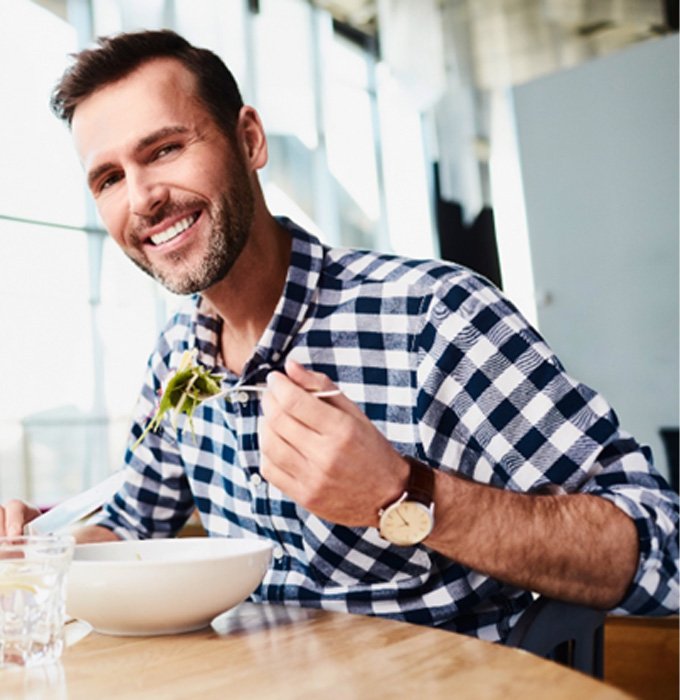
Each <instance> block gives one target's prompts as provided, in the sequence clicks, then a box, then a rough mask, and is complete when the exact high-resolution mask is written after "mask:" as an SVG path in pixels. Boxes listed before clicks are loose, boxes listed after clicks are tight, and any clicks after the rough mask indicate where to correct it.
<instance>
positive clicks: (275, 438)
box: [260, 393, 328, 474]
mask: <svg viewBox="0 0 680 700" xmlns="http://www.w3.org/2000/svg"><path fill="white" fill-rule="evenodd" d="M262 411H263V420H262V421H261V426H260V448H261V449H262V450H263V451H266V452H267V453H268V456H269V457H270V458H271V459H272V460H273V461H274V462H276V463H277V464H280V465H282V466H283V468H285V469H286V470H287V471H289V472H290V473H291V474H296V473H298V472H296V471H295V470H300V469H302V470H304V472H303V473H304V474H307V473H308V472H309V469H308V468H307V466H306V465H307V463H308V462H313V463H315V464H316V463H317V462H319V461H320V460H319V457H320V456H321V457H323V454H324V450H323V448H324V445H327V443H328V438H327V436H324V435H321V434H320V433H318V432H317V431H316V430H315V429H314V428H312V427H309V426H307V425H305V424H304V423H301V422H300V421H298V420H297V419H296V418H294V417H293V416H291V415H290V414H289V413H287V412H286V411H285V410H284V409H283V408H282V407H281V406H280V405H279V403H278V402H277V400H276V398H275V397H274V396H273V395H271V394H270V393H268V394H267V395H265V396H263V397H262ZM280 442H283V443H285V445H286V447H287V448H289V449H291V450H294V452H295V454H290V453H284V452H283V449H284V448H283V446H282V445H279V444H278V443H280ZM275 450H276V452H275Z"/></svg>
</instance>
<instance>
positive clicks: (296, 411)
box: [259, 360, 408, 527]
mask: <svg viewBox="0 0 680 700" xmlns="http://www.w3.org/2000/svg"><path fill="white" fill-rule="evenodd" d="M267 383H268V385H269V391H267V392H265V394H264V395H263V397H262V407H263V413H264V417H263V420H262V421H261V426H260V431H259V438H260V450H261V454H262V463H261V467H260V471H261V473H262V476H263V477H264V478H265V479H267V481H269V482H270V483H271V484H273V485H274V486H276V487H277V488H279V489H280V490H281V491H283V492H284V493H285V494H286V495H288V496H289V497H290V498H291V499H293V500H294V501H295V502H296V503H298V504H299V505H301V506H302V507H304V508H306V509H307V510H309V511H311V512H312V513H314V514H315V515H318V516H319V517H321V518H324V519H325V520H329V521H331V522H334V523H338V524H341V525H348V526H358V527H369V526H372V527H375V526H377V525H378V510H379V509H380V508H381V507H382V506H384V505H385V504H386V503H390V502H391V501H394V500H396V499H397V498H398V497H399V496H400V495H401V494H402V493H403V491H404V487H405V484H406V481H407V479H408V464H407V463H406V461H405V460H404V459H403V458H402V457H401V456H400V455H399V453H397V452H396V451H395V450H394V448H393V447H392V445H390V443H389V442H388V441H387V439H386V438H385V437H384V436H383V435H382V434H381V433H380V432H379V431H378V429H377V428H376V427H375V426H374V425H373V424H372V423H371V421H370V420H369V419H368V418H367V417H366V416H365V415H364V414H363V413H362V412H361V410H360V409H359V408H358V407H357V406H356V405H355V404H354V403H352V401H350V400H349V399H348V398H347V397H346V396H343V395H342V394H341V395H339V396H334V397H332V398H326V399H320V398H317V397H314V396H312V395H311V394H310V393H309V392H310V391H311V390H314V389H316V390H330V389H334V388H336V387H335V386H334V384H333V383H332V382H331V381H330V379H328V377H326V376H325V375H323V374H320V373H318V372H311V371H309V370H306V369H305V368H303V367H302V366H301V365H299V364H298V363H297V362H293V361H291V360H289V361H288V362H286V374H285V375H284V374H282V373H280V372H272V373H271V374H270V375H269V376H268V378H267Z"/></svg>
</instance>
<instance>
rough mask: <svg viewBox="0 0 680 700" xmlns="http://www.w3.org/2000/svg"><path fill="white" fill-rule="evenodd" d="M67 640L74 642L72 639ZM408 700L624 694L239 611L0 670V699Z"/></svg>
mask: <svg viewBox="0 0 680 700" xmlns="http://www.w3.org/2000/svg"><path fill="white" fill-rule="evenodd" d="M72 624H75V625H76V626H78V625H81V626H84V625H83V623H72ZM69 633H70V636H71V637H73V635H74V633H75V634H77V630H76V629H74V628H71V629H70V630H69ZM80 636H82V634H81V635H80ZM411 697H415V698H422V699H423V700H435V699H437V698H446V700H452V698H465V699H466V700H475V699H476V698H499V699H502V700H508V699H509V698H510V699H511V698H521V699H522V700H532V699H533V698H536V699H540V700H545V698H550V699H551V700H559V699H560V698H564V699H565V700H573V698H588V700H600V699H602V700H608V699H610V700H616V699H619V700H620V699H622V698H627V697H629V696H627V695H625V694H624V693H622V692H621V691H619V690H617V689H615V688H613V687H610V686H607V685H605V684H604V683H601V682H599V681H596V680H594V679H592V678H590V677H588V676H585V675H582V674H580V673H577V672H575V671H571V670H570V669H567V668H564V667H562V666H559V665H558V664H555V663H552V662H550V661H545V660H543V659H540V658H538V657H535V656H533V655H531V654H528V653H526V652H523V651H518V650H516V649H508V648H506V647H502V646H498V645H494V644H491V643H488V642H481V641H479V640H476V639H472V638H469V637H466V636H462V635H457V634H453V633H451V632H444V631H439V630H433V629H429V628H426V627H420V626H416V625H409V624H404V623H399V622H393V621H389V620H383V619H378V618H372V617H364V616H359V615H348V614H345V613H330V612H321V611H316V610H307V609H298V608H288V607H278V606H259V605H253V604H248V603H244V604H242V605H241V606H239V607H237V608H235V609H234V610H232V611H230V612H229V613H226V614H224V615H222V616H220V617H219V618H218V619H217V620H216V621H215V622H214V623H213V628H207V629H204V630H201V631H199V632H193V633H188V634H182V635H171V636H160V637H112V636H105V635H100V634H97V633H94V632H92V633H90V634H86V635H85V636H84V637H83V638H82V639H79V640H77V641H75V643H73V642H72V643H71V644H70V646H69V647H68V648H67V649H66V651H65V652H64V655H63V658H62V660H61V662H59V663H57V664H52V665H50V666H44V667H42V668H35V669H7V670H4V671H0V698H3V700H4V698H16V699H17V700H18V699H20V698H26V699H30V698H40V699H41V700H42V699H49V698H68V700H80V699H81V698H82V699H85V698H87V700H93V699H95V700H97V699H102V700H104V699H106V700H108V698H124V699H125V700H135V699H139V700H142V699H143V700H153V699H154V698H159V699H160V698H162V699H163V700H172V699H174V698H177V699H179V698H181V699H182V700H187V699H191V700H193V699H194V698H198V699H200V700H208V699H209V698H226V699H228V700H231V699H233V698H249V699H252V700H267V699H269V698H271V700H281V699H285V698H295V699H296V700H298V699H299V700H304V699H307V698H308V699H310V700H311V699H312V698H313V699H314V700H318V699H319V698H327V699H328V700H344V699H345V698H351V699H356V698H380V699H381V700H382V699H383V698H411Z"/></svg>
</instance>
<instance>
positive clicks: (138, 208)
mask: <svg viewBox="0 0 680 700" xmlns="http://www.w3.org/2000/svg"><path fill="white" fill-rule="evenodd" d="M126 180H127V188H128V199H129V201H130V211H131V212H132V213H133V214H136V215H137V216H144V217H148V216H153V215H154V214H155V213H156V212H158V210H159V209H161V208H162V207H163V205H164V204H165V203H166V202H167V200H168V188H167V187H166V186H165V185H164V184H163V183H160V182H156V181H152V180H150V178H148V177H145V175H144V174H142V173H128V174H127V176H126Z"/></svg>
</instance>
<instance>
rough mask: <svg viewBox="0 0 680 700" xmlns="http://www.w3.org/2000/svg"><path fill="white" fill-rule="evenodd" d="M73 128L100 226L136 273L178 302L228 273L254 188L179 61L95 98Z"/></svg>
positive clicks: (141, 71) (248, 221) (245, 229)
mask: <svg viewBox="0 0 680 700" xmlns="http://www.w3.org/2000/svg"><path fill="white" fill-rule="evenodd" d="M72 128H73V136H74V140H75V144H76V149H77V151H78V154H79V156H80V159H81V162H82V163H83V166H84V168H85V172H86V174H87V179H88V186H89V188H90V190H91V192H92V194H93V196H94V198H95V201H96V203H97V208H98V210H99V213H100V215H101V218H102V221H103V222H104V225H105V226H106V228H107V230H108V231H109V233H110V234H111V236H112V237H113V239H114V240H115V241H116V243H118V245H119V246H120V247H121V248H122V249H123V251H124V252H125V253H126V255H128V257H130V259H131V260H132V261H133V262H134V263H135V264H136V265H138V266H139V267H140V268H141V269H142V270H144V271H145V272H147V273H148V274H150V275H151V276H152V277H155V278H156V279H157V280H159V281H160V282H161V283H162V284H163V285H165V286H166V287H167V288H168V289H169V290H170V291H172V292H175V293H177V294H190V293H193V292H197V291H201V290H204V289H206V288H208V287H210V286H211V285H213V284H215V283H216V282H218V281H219V280H221V279H222V278H223V277H224V276H225V275H226V274H227V272H228V271H229V269H230V268H231V266H232V265H233V264H234V262H235V260H236V259H237V258H238V256H239V254H240V252H241V250H242V249H243V247H244V245H245V243H246V241H247V239H248V234H249V231H250V227H251V225H252V220H253V211H254V204H253V191H252V186H251V182H250V180H249V173H248V169H247V167H246V164H245V161H244V157H243V155H242V153H241V151H240V150H238V148H237V147H236V146H235V145H234V144H232V142H230V140H229V139H228V138H227V137H226V136H225V135H224V134H223V133H222V131H220V129H219V128H218V126H217V125H216V124H215V122H214V121H213V119H212V118H211V116H210V114H209V112H208V111H207V109H206V108H205V107H204V106H203V105H202V104H201V103H200V102H199V100H198V98H197V96H196V90H195V81H194V78H193V76H192V75H191V74H190V73H189V72H188V71H187V70H186V69H185V68H184V67H183V66H182V65H181V64H180V63H179V62H178V61H175V60H173V59H156V60H153V61H149V62H148V63H146V64H143V65H142V66H141V67H140V68H138V69H137V70H136V71H135V72H133V73H131V74H130V75H129V76H127V77H125V78H123V79H122V80H120V81H118V82H116V83H112V84H110V85H107V86H105V87H103V88H101V89H99V90H98V91H96V92H95V93H94V94H92V95H90V96H89V97H88V98H87V99H85V100H84V101H83V102H82V103H81V104H80V105H78V107H77V108H76V111H75V114H74V117H73V124H72Z"/></svg>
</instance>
